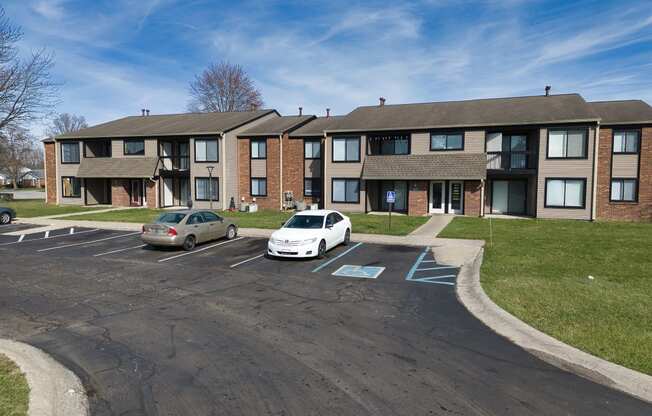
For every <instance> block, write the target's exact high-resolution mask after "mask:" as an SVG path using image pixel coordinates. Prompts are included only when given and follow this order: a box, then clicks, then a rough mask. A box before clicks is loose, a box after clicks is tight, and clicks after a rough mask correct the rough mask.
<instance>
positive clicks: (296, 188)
mask: <svg viewBox="0 0 652 416" xmlns="http://www.w3.org/2000/svg"><path fill="white" fill-rule="evenodd" d="M272 168H273V167H272V166H269V165H268V166H267V171H268V173H269V172H270V170H272ZM303 169H304V167H303V140H302V139H290V138H289V137H288V135H287V133H286V134H284V135H283V192H285V191H292V194H293V195H294V200H295V201H301V200H305V202H306V203H310V202H311V198H310V197H306V198H304V196H303V175H304V171H303Z"/></svg>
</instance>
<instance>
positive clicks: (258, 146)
mask: <svg viewBox="0 0 652 416" xmlns="http://www.w3.org/2000/svg"><path fill="white" fill-rule="evenodd" d="M251 158H252V159H267V140H266V139H255V140H252V141H251Z"/></svg>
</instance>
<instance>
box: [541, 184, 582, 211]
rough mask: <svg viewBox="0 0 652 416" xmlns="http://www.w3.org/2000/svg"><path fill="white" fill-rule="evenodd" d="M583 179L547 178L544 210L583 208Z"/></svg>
mask: <svg viewBox="0 0 652 416" xmlns="http://www.w3.org/2000/svg"><path fill="white" fill-rule="evenodd" d="M585 191H586V179H584V178H547V179H546V189H545V193H546V199H545V207H546V208H584V207H585V199H586V198H585V197H586V192H585Z"/></svg>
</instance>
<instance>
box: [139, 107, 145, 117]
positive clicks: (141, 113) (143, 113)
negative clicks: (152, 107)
mask: <svg viewBox="0 0 652 416" xmlns="http://www.w3.org/2000/svg"><path fill="white" fill-rule="evenodd" d="M140 115H141V116H143V117H145V109H144V108H141V109H140Z"/></svg>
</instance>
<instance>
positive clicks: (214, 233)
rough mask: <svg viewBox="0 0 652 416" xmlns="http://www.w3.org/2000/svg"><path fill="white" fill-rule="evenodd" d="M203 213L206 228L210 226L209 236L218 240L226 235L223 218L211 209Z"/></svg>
mask: <svg viewBox="0 0 652 416" xmlns="http://www.w3.org/2000/svg"><path fill="white" fill-rule="evenodd" d="M201 214H202V216H203V217H204V221H205V222H206V228H208V232H207V233H208V238H210V239H211V240H217V239H218V238H222V237H224V236H225V235H226V226H225V224H224V220H223V219H222V218H220V217H219V216H218V215H217V214H215V213H213V212H210V211H203V212H202V213H201Z"/></svg>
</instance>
